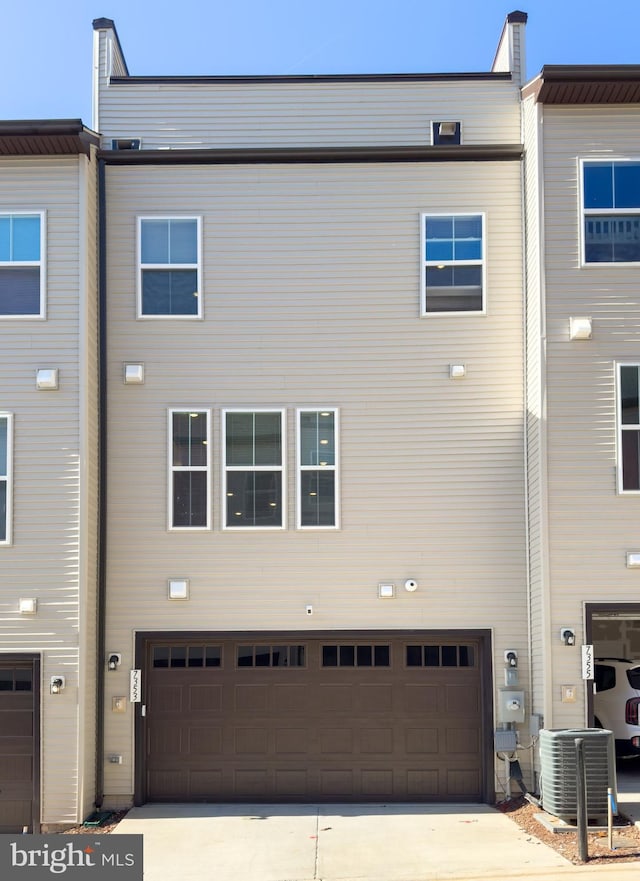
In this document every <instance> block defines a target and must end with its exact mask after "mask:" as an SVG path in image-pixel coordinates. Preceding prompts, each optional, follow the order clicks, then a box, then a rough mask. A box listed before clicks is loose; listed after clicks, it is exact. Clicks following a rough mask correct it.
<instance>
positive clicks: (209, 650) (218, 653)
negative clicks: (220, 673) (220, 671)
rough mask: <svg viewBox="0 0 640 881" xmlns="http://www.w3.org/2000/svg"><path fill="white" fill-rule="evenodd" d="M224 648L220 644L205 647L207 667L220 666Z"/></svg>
mask: <svg viewBox="0 0 640 881" xmlns="http://www.w3.org/2000/svg"><path fill="white" fill-rule="evenodd" d="M221 658H222V650H221V648H220V646H218V645H208V646H207V647H206V649H205V667H219V666H220V663H221Z"/></svg>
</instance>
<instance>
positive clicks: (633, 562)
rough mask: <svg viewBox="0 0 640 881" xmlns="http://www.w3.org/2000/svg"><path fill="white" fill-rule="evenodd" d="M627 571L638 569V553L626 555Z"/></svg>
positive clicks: (633, 552)
mask: <svg viewBox="0 0 640 881" xmlns="http://www.w3.org/2000/svg"><path fill="white" fill-rule="evenodd" d="M627 569H640V551H629V552H628V553H627Z"/></svg>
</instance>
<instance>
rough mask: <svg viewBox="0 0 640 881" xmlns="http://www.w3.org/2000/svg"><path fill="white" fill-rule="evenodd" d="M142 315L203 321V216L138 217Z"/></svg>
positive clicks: (139, 302) (139, 310)
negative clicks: (201, 256) (201, 233)
mask: <svg viewBox="0 0 640 881" xmlns="http://www.w3.org/2000/svg"><path fill="white" fill-rule="evenodd" d="M138 224H139V228H138V316H139V317H142V318H146V317H155V318H160V317H165V318H167V317H168V318H201V317H202V290H201V284H202V279H201V275H202V272H201V266H200V264H201V260H200V250H201V245H200V238H201V236H200V227H201V220H200V218H199V217H140V218H138Z"/></svg>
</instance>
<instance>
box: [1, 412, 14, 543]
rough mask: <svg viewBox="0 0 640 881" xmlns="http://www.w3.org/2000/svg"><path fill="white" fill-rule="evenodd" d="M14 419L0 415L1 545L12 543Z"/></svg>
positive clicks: (7, 415)
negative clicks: (12, 434)
mask: <svg viewBox="0 0 640 881" xmlns="http://www.w3.org/2000/svg"><path fill="white" fill-rule="evenodd" d="M11 433H12V418H11V415H10V414H9V413H0V544H9V543H10V541H11V450H12V437H11Z"/></svg>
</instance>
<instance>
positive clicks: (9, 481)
mask: <svg viewBox="0 0 640 881" xmlns="http://www.w3.org/2000/svg"><path fill="white" fill-rule="evenodd" d="M0 419H2V420H6V421H7V474H6V477H5V476H4V475H3V476H2V477H0V480H3V481H6V485H7V515H6V523H5V538H4V539H2V540H0V547H9V546H10V545H12V544H13V529H12V527H13V413H9V412H7V411H6V410H0Z"/></svg>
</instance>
